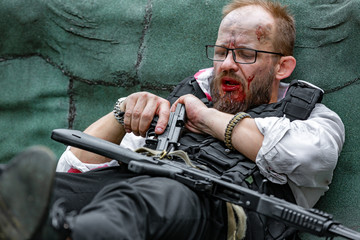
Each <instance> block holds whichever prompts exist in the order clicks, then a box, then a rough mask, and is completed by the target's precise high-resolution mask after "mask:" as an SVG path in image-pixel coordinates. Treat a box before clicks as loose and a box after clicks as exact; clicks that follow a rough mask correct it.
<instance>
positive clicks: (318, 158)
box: [255, 104, 345, 197]
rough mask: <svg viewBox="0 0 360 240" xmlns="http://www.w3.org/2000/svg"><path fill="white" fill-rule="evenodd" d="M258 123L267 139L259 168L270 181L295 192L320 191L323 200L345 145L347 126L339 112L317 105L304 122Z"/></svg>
mask: <svg viewBox="0 0 360 240" xmlns="http://www.w3.org/2000/svg"><path fill="white" fill-rule="evenodd" d="M255 122H256V125H257V127H258V129H259V130H260V132H261V133H262V134H263V135H264V141H263V144H262V147H261V148H260V151H259V152H258V154H257V157H256V164H257V166H258V167H259V169H260V172H261V173H262V174H263V175H264V176H265V177H266V178H268V179H269V180H270V181H272V182H274V183H278V184H285V183H288V182H291V186H292V189H294V188H298V189H297V190H300V189H305V191H306V188H312V189H317V190H319V191H318V195H320V196H321V195H322V194H323V193H324V192H325V191H327V190H328V185H329V184H330V183H331V180H332V176H333V171H334V169H335V166H336V164H337V160H338V157H339V154H340V152H341V149H342V146H343V144H344V141H345V129H344V125H343V123H342V121H341V119H340V117H339V116H338V115H337V114H336V113H335V112H333V111H331V110H330V109H328V108H327V107H326V106H325V105H323V104H316V106H315V108H314V110H313V111H312V113H311V115H310V117H309V118H308V119H307V120H304V121H302V120H294V121H292V122H290V120H289V119H287V118H285V117H281V118H278V117H268V118H256V119H255ZM288 180H289V181H288ZM295 195H296V194H295ZM320 196H319V197H320Z"/></svg>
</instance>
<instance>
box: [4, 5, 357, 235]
mask: <svg viewBox="0 0 360 240" xmlns="http://www.w3.org/2000/svg"><path fill="white" fill-rule="evenodd" d="M226 2H228V1H222V0H211V1H210V0H201V1H198V0H176V1H175V0H168V1H161V0H134V1H127V0H117V1H112V0H110V1H104V0H94V1H64V0H48V1H41V0H32V1H26V0H18V1H12V0H2V1H0V84H1V87H0V133H1V135H0V137H1V138H0V141H1V144H0V153H1V154H0V162H2V163H4V162H7V161H8V160H9V159H11V157H12V156H14V155H15V154H16V153H18V152H20V151H22V150H23V149H24V148H26V147H28V146H31V145H35V144H43V145H45V146H48V147H50V148H51V149H52V150H53V151H54V152H55V153H56V154H57V156H60V154H61V153H62V151H63V150H64V148H65V147H64V146H63V145H61V144H59V143H57V142H54V141H52V140H50V135H51V131H52V130H53V129H55V128H73V129H78V130H83V129H84V128H86V127H87V126H88V125H89V124H91V123H92V122H94V121H95V120H96V119H98V118H100V117H101V116H103V115H105V114H106V113H108V112H110V111H111V110H112V108H113V105H114V103H115V102H116V100H117V99H118V98H119V97H122V96H127V95H128V94H130V93H132V92H134V91H139V90H147V91H151V92H153V93H156V94H160V95H162V96H164V97H166V96H167V95H168V94H169V93H170V92H171V91H172V90H173V88H174V86H175V85H176V84H177V83H179V82H180V81H181V80H182V79H184V78H185V77H186V76H190V75H192V74H194V73H196V72H197V71H198V70H199V69H203V68H207V67H211V65H212V62H211V61H209V60H208V59H207V58H206V56H205V45H206V44H213V43H214V42H215V40H216V37H217V29H218V26H219V23H220V20H221V8H222V7H223V5H224V4H225V3H226ZM280 2H282V3H284V4H287V5H288V6H289V9H290V10H291V11H292V12H293V14H294V16H295V20H296V26H297V38H296V42H295V51H294V54H295V57H296V59H297V67H296V69H295V71H294V73H293V74H292V76H291V77H290V78H289V79H287V80H285V81H287V82H290V81H291V80H292V79H303V80H305V81H308V82H310V83H313V84H315V85H317V86H319V87H320V88H322V89H323V90H325V94H324V96H323V101H322V102H323V103H324V104H326V105H327V106H328V107H329V108H331V109H332V110H334V111H335V112H337V113H338V114H339V116H340V117H341V118H342V120H343V122H344V124H345V127H346V142H345V145H344V148H343V151H342V153H341V156H340V158H339V162H338V165H337V168H336V170H335V176H334V179H333V182H332V183H331V185H330V190H329V191H328V192H327V193H326V195H325V197H323V198H322V199H321V200H320V202H319V203H318V204H317V205H316V207H317V208H320V209H321V210H324V211H326V212H330V213H332V214H333V215H334V217H335V218H336V219H338V220H339V221H341V222H342V223H343V224H345V225H347V226H349V227H352V228H354V229H356V230H358V231H359V230H360V226H359V224H358V223H359V222H360V209H359V208H358V205H359V204H358V203H359V202H358V201H359V200H358V199H359V197H360V187H358V186H357V183H358V182H360V165H359V164H358V159H359V156H360V148H359V147H358V143H359V142H360V139H359V136H360V134H359V132H360V124H359V119H360V111H359V110H360V107H359V106H360V98H358V93H359V91H360V84H359V83H360V81H359V79H360V70H359V62H360V54H359V48H358V43H359V42H360V32H359V31H360V30H359V29H360V14H359V13H360V1H359V0H339V1H333V0H309V1H297V0H280ZM305 238H309V239H312V238H314V237H313V236H305Z"/></svg>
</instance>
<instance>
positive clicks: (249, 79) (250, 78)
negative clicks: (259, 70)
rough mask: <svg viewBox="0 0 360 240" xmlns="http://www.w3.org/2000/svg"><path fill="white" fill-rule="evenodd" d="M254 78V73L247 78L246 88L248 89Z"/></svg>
mask: <svg viewBox="0 0 360 240" xmlns="http://www.w3.org/2000/svg"><path fill="white" fill-rule="evenodd" d="M254 78H255V75H252V76H250V77H248V78H247V82H248V90H250V84H251V82H252V81H253V80H254Z"/></svg>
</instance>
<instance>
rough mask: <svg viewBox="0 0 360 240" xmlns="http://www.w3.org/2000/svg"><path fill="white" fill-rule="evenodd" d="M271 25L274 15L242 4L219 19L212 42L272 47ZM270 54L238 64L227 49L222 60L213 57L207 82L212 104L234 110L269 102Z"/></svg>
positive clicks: (259, 48) (272, 25)
mask: <svg viewBox="0 0 360 240" xmlns="http://www.w3.org/2000/svg"><path fill="white" fill-rule="evenodd" d="M274 28H275V25H274V19H273V18H272V16H271V15H270V14H269V13H267V12H266V11H265V10H263V9H262V8H261V7H257V6H247V7H242V8H239V9H236V10H234V11H232V12H230V13H229V14H228V15H227V16H226V17H225V18H224V19H223V21H222V22H221V24H220V28H219V32H218V38H217V41H216V45H220V46H224V47H227V48H250V49H256V50H263V51H273V50H274V49H273V47H272V39H273V38H274V31H275V29H274ZM274 57H276V55H272V54H264V53H258V54H257V59H256V62H255V63H253V64H239V63H236V62H234V59H233V57H232V53H231V51H229V53H228V56H227V58H226V59H225V61H223V62H216V61H214V74H213V79H212V81H211V85H210V86H211V95H212V98H213V102H214V107H215V108H216V109H218V110H220V111H224V112H228V113H232V114H234V113H236V112H240V111H246V110H247V109H248V108H250V107H252V106H256V105H260V104H264V103H269V102H270V100H271V97H272V90H273V88H272V85H273V82H274V79H275V74H274V70H275V63H276V61H275V60H274ZM276 59H277V58H276Z"/></svg>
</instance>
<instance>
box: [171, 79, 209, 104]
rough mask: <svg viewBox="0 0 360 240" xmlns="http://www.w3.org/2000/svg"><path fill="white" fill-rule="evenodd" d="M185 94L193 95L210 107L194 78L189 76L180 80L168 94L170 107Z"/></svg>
mask: <svg viewBox="0 0 360 240" xmlns="http://www.w3.org/2000/svg"><path fill="white" fill-rule="evenodd" d="M185 94H193V95H194V96H196V97H197V98H199V99H200V100H201V101H202V102H203V103H205V104H206V105H207V106H208V107H211V102H210V101H209V100H208V99H207V97H206V95H205V93H204V92H203V91H202V90H201V88H200V86H199V84H198V83H197V81H196V79H195V78H194V76H190V77H187V78H185V79H184V80H182V81H181V82H180V83H179V84H178V85H177V86H176V87H175V89H174V90H173V91H172V92H171V93H170V94H169V96H168V97H167V100H169V102H170V104H171V105H172V104H173V103H174V102H175V101H176V100H177V99H178V98H179V97H181V96H183V95H185Z"/></svg>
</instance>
